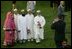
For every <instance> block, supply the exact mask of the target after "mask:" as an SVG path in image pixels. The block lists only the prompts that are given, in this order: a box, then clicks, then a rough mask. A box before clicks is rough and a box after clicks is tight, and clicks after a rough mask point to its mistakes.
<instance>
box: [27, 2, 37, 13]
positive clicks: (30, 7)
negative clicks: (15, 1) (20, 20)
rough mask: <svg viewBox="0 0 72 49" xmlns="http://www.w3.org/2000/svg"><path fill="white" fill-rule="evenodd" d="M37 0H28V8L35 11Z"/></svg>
mask: <svg viewBox="0 0 72 49" xmlns="http://www.w3.org/2000/svg"><path fill="white" fill-rule="evenodd" d="M35 5H36V1H27V10H28V9H31V10H32V11H33V12H34V9H35Z"/></svg>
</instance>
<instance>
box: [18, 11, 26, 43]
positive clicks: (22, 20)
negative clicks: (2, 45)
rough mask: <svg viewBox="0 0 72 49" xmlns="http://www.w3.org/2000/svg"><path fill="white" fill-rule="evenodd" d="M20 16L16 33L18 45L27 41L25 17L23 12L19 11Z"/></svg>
mask: <svg viewBox="0 0 72 49" xmlns="http://www.w3.org/2000/svg"><path fill="white" fill-rule="evenodd" d="M21 12H22V14H21V15H20V16H19V17H18V31H19V40H20V43H25V42H26V40H27V30H26V17H25V15H24V14H23V12H24V10H21Z"/></svg>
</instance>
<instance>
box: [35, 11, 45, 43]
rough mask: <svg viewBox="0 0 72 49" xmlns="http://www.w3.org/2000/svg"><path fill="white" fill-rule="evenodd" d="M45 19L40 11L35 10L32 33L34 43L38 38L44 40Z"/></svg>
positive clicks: (38, 40) (37, 41)
mask: <svg viewBox="0 0 72 49" xmlns="http://www.w3.org/2000/svg"><path fill="white" fill-rule="evenodd" d="M45 23H46V21H45V18H44V17H43V16H42V15H41V11H40V10H37V16H36V17H35V18H34V33H35V40H36V43H39V42H40V40H44V25H45Z"/></svg>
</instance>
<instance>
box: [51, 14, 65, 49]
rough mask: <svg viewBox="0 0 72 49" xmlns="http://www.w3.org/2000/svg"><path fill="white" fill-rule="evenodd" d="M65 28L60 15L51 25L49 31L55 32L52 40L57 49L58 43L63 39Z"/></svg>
mask: <svg viewBox="0 0 72 49" xmlns="http://www.w3.org/2000/svg"><path fill="white" fill-rule="evenodd" d="M65 27H66V23H65V22H64V21H63V16H62V15H60V16H58V18H56V19H55V20H54V21H53V23H52V25H51V29H54V30H55V36H54V40H55V43H56V46H57V48H58V47H59V46H60V44H59V42H60V41H61V40H63V39H64V38H65Z"/></svg>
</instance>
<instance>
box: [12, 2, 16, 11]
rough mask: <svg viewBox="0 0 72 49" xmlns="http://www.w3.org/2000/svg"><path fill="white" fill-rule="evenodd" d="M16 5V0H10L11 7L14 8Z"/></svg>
mask: <svg viewBox="0 0 72 49" xmlns="http://www.w3.org/2000/svg"><path fill="white" fill-rule="evenodd" d="M15 7H16V1H12V9H13V10H14V9H15Z"/></svg>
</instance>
